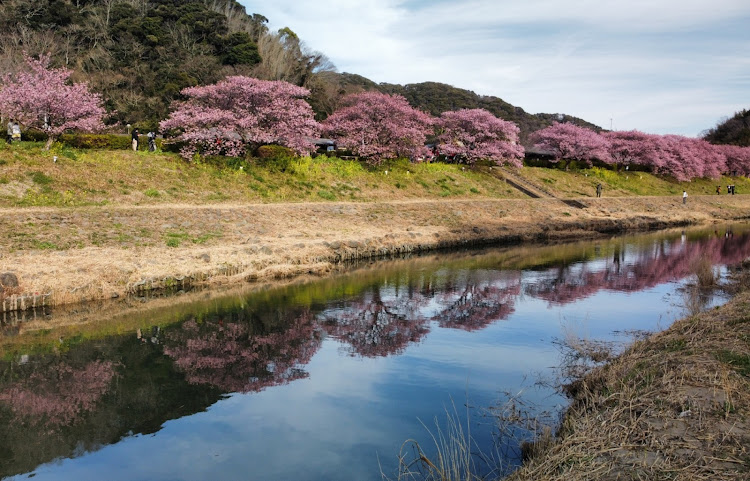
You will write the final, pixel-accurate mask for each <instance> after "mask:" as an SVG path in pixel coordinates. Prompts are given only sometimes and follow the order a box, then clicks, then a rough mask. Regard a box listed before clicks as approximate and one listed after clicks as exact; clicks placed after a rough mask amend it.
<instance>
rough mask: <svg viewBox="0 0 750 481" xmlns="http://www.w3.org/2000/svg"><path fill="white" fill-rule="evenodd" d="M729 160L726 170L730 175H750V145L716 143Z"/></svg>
mask: <svg viewBox="0 0 750 481" xmlns="http://www.w3.org/2000/svg"><path fill="white" fill-rule="evenodd" d="M714 147H716V148H718V149H719V150H721V152H722V153H723V154H724V157H725V158H726V160H727V164H726V172H727V173H728V174H730V175H744V176H749V175H750V147H739V146H737V145H715V146H714Z"/></svg>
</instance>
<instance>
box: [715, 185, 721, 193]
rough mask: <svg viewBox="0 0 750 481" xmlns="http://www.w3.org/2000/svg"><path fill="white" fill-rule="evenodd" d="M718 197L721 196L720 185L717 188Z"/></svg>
mask: <svg viewBox="0 0 750 481" xmlns="http://www.w3.org/2000/svg"><path fill="white" fill-rule="evenodd" d="M716 195H721V186H720V185H717V186H716Z"/></svg>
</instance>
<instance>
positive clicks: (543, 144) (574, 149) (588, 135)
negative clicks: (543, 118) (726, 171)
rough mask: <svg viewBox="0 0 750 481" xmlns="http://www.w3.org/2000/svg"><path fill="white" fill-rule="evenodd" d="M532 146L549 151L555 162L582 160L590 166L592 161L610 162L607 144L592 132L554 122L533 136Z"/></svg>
mask: <svg viewBox="0 0 750 481" xmlns="http://www.w3.org/2000/svg"><path fill="white" fill-rule="evenodd" d="M532 138H533V140H534V146H535V147H537V148H539V149H542V150H548V151H551V152H552V154H553V155H554V157H555V162H559V161H560V160H563V159H565V160H566V161H567V160H582V161H584V162H586V163H587V164H589V165H591V161H592V160H593V159H598V160H600V161H602V162H611V159H610V156H609V142H608V141H607V139H606V138H604V137H602V136H601V135H599V134H597V133H596V132H594V131H593V130H589V129H586V128H583V127H579V126H577V125H574V124H561V123H557V122H555V123H554V124H552V125H551V126H549V127H546V128H544V129H542V130H538V131H536V132H534V134H533V137H532Z"/></svg>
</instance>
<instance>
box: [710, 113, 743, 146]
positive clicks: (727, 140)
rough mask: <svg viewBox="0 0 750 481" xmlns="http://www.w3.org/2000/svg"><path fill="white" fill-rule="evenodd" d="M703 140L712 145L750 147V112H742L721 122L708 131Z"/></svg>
mask: <svg viewBox="0 0 750 481" xmlns="http://www.w3.org/2000/svg"><path fill="white" fill-rule="evenodd" d="M703 138H704V139H706V140H708V141H709V142H711V143H712V144H729V145H739V146H740V147H750V110H742V111H740V112H737V113H736V114H734V116H733V117H732V118H729V119H726V120H723V121H721V122H719V123H718V124H717V125H716V127H713V128H711V129H708V130H707V131H706V132H705V134H704V136H703Z"/></svg>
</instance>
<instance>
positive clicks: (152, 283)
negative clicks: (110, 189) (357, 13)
mask: <svg viewBox="0 0 750 481" xmlns="http://www.w3.org/2000/svg"><path fill="white" fill-rule="evenodd" d="M574 200H576V202H573V203H571V202H570V200H568V201H567V202H568V203H567V204H566V203H564V202H562V201H559V200H556V199H519V200H515V199H500V200H498V199H485V200H441V201H431V200H407V201H394V202H377V203H352V202H341V203H292V204H247V205H238V204H219V205H198V206H196V205H157V206H106V207H95V208H78V209H50V208H23V209H0V232H2V235H1V236H0V273H2V272H11V273H13V274H15V275H16V276H17V277H18V280H19V287H18V288H17V289H16V290H15V291H13V292H15V293H26V294H33V293H40V294H49V298H48V302H49V303H50V304H52V305H59V304H65V303H72V302H81V301H88V300H94V299H105V298H112V297H121V296H124V295H126V294H127V293H131V292H136V291H138V290H145V289H158V288H162V287H165V286H166V287H169V286H172V285H179V284H181V283H186V284H187V283H190V284H231V283H241V282H245V281H253V280H261V279H270V278H286V277H293V276H297V275H301V274H308V273H312V274H316V275H323V274H325V273H327V272H328V271H329V270H330V269H331V267H332V266H333V265H334V264H336V263H338V262H341V261H342V260H346V259H354V258H361V257H373V256H382V255H389V254H396V253H401V252H412V251H421V250H430V249H435V248H443V247H451V246H459V245H466V244H481V243H493V242H522V241H528V240H544V239H566V238H580V237H591V236H596V235H609V234H612V233H616V232H622V231H625V230H643V229H654V228H661V227H667V226H675V225H687V224H701V223H710V222H723V221H735V220H744V219H748V218H750V196H740V195H738V196H730V197H727V196H720V197H718V196H717V197H712V196H693V197H691V198H690V200H689V203H688V205H682V201H681V199H680V198H679V197H627V198H624V197H619V198H601V199H591V198H586V199H574ZM9 292H11V291H6V296H7V294H8V293H9Z"/></svg>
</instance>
